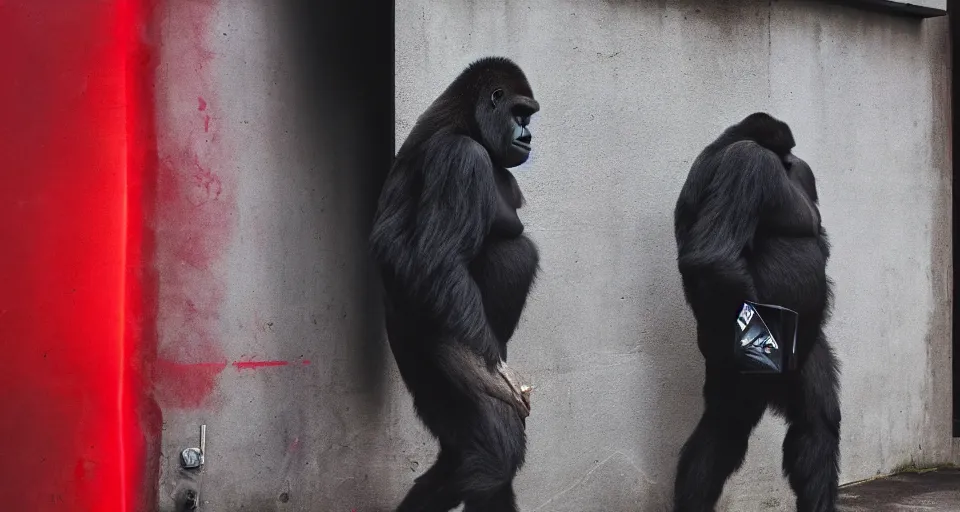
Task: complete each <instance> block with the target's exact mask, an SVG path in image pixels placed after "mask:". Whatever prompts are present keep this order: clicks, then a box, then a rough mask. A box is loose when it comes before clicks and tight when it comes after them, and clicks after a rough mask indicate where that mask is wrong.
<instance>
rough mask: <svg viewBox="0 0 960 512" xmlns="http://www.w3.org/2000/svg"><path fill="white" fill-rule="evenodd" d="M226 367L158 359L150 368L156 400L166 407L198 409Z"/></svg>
mask: <svg viewBox="0 0 960 512" xmlns="http://www.w3.org/2000/svg"><path fill="white" fill-rule="evenodd" d="M226 367H227V363H193V364H184V363H177V362H174V361H167V360H164V359H160V360H158V361H157V362H156V364H155V365H154V378H155V380H156V386H157V399H158V400H160V402H161V403H162V404H163V405H164V406H167V407H176V408H186V409H194V408H198V407H202V406H203V405H205V403H206V400H207V397H209V396H210V395H211V394H212V393H213V391H214V388H215V387H216V385H217V379H218V378H219V376H220V373H221V372H222V371H223V369H224V368H226Z"/></svg>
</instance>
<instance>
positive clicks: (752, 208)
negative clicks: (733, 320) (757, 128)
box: [677, 141, 784, 308]
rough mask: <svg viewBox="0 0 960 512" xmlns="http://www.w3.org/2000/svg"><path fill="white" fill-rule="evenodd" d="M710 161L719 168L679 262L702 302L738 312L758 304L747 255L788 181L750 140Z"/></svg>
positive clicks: (777, 163) (767, 153) (775, 160)
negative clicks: (766, 212)
mask: <svg viewBox="0 0 960 512" xmlns="http://www.w3.org/2000/svg"><path fill="white" fill-rule="evenodd" d="M712 161H713V162H716V164H715V165H716V166H717V168H716V169H715V170H714V173H713V177H712V182H711V183H710V184H709V186H708V187H707V192H706V194H705V196H704V197H703V198H702V200H701V203H700V208H699V213H698V216H697V220H696V221H695V222H694V223H693V225H692V226H691V228H690V231H689V233H688V236H687V239H686V240H685V241H684V243H683V244H682V246H681V247H680V248H679V251H678V252H679V257H678V262H677V263H678V267H679V270H680V273H681V274H682V275H683V276H684V277H686V278H691V279H692V280H693V282H696V283H697V286H698V287H699V293H698V302H701V303H705V304H706V305H708V307H725V306H726V305H729V306H730V307H731V308H735V307H739V303H737V304H734V302H740V301H743V300H757V296H756V295H757V292H756V288H755V286H754V282H753V277H752V276H751V275H750V272H749V270H748V267H747V261H746V258H745V255H744V252H745V250H746V249H748V248H749V246H750V245H751V243H752V241H753V237H754V235H755V233H756V230H757V226H758V223H759V216H760V213H761V211H762V210H763V209H764V205H765V204H770V203H768V201H771V200H776V198H777V197H778V196H779V194H780V193H781V191H782V181H783V180H784V176H783V170H782V165H781V163H780V161H779V159H778V157H777V156H776V155H775V154H774V153H773V152H771V151H769V150H767V149H764V148H763V147H761V146H760V145H759V144H757V143H756V142H752V141H739V142H735V143H733V144H730V145H729V146H727V147H726V148H724V149H723V150H721V151H720V153H719V154H718V155H715V156H714V157H713V159H712ZM711 163H712V162H711V160H709V159H708V160H706V161H704V162H702V163H700V165H709V164H711ZM778 173H779V174H778Z"/></svg>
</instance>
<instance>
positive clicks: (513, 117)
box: [476, 88, 540, 169]
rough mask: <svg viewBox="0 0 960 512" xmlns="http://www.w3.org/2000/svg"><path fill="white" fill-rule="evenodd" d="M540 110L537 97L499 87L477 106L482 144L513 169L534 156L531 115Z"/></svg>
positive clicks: (502, 165)
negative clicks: (532, 154)
mask: <svg viewBox="0 0 960 512" xmlns="http://www.w3.org/2000/svg"><path fill="white" fill-rule="evenodd" d="M539 110H540V104H539V103H537V101H536V100H534V99H533V98H529V97H527V96H522V95H518V94H514V93H512V92H508V91H505V90H504V89H502V88H497V89H495V90H493V91H492V92H491V93H490V96H489V97H487V98H481V99H480V101H479V104H478V105H477V112H476V114H477V124H478V125H479V127H480V136H481V137H482V138H483V140H482V141H481V143H482V144H483V145H484V147H486V148H487V151H489V152H490V158H491V159H492V160H493V162H494V163H495V164H496V165H499V166H501V167H506V168H508V169H509V168H511V167H516V166H518V165H520V164H522V163H524V162H526V161H527V158H529V157H530V150H531V146H530V141H531V139H532V135H531V133H530V127H529V125H530V117H531V116H533V115H534V114H536V113H537V112H538V111H539Z"/></svg>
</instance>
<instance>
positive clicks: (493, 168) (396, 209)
mask: <svg viewBox="0 0 960 512" xmlns="http://www.w3.org/2000/svg"><path fill="white" fill-rule="evenodd" d="M497 89H502V90H503V91H504V95H503V96H502V101H501V102H499V103H500V106H495V105H494V104H493V103H492V102H491V100H490V98H491V95H492V94H493V93H494V91H495V90H497ZM538 109H539V106H538V105H537V103H536V102H535V101H534V100H533V93H532V92H531V90H530V85H529V84H528V83H527V79H526V77H525V76H524V74H523V72H522V71H521V70H520V68H519V67H517V65H516V64H514V63H513V62H511V61H509V60H507V59H502V58H486V59H482V60H480V61H478V62H475V63H474V64H472V65H471V66H470V67H469V68H467V69H466V70H465V71H464V72H463V73H462V74H461V75H460V76H459V77H458V78H457V79H456V80H454V82H453V83H452V84H451V85H450V86H449V87H448V88H447V89H446V91H444V92H443V94H441V95H440V97H439V98H438V99H437V100H436V101H434V103H433V104H432V105H431V106H430V107H429V108H428V109H427V111H426V112H424V113H423V115H422V116H421V117H420V118H419V119H418V121H417V124H416V126H414V128H413V130H412V131H411V133H410V135H409V136H408V137H407V139H406V141H405V142H404V144H403V146H402V147H401V148H400V151H399V152H398V153H397V156H396V159H395V161H394V164H393V168H392V169H391V171H390V173H389V175H388V177H387V180H386V183H385V184H384V188H383V191H382V194H381V197H380V204H379V209H378V212H377V215H376V219H375V223H374V228H373V233H372V235H371V238H370V241H371V247H372V252H373V255H374V257H375V259H376V260H377V262H378V264H379V266H380V271H381V275H382V278H383V282H384V288H385V292H386V309H387V319H386V324H387V334H388V337H389V340H390V346H391V349H392V351H393V354H394V357H395V359H396V361H397V366H398V368H399V370H400V374H401V376H402V377H403V380H404V382H405V384H406V386H407V389H408V390H409V391H410V393H411V394H412V395H413V401H414V406H415V408H416V411H417V413H418V415H419V416H420V418H421V419H422V420H423V422H424V424H425V425H426V426H427V428H428V429H429V430H430V432H431V433H432V434H433V435H434V436H435V437H436V438H437V440H438V441H439V444H440V455H439V457H438V459H437V462H436V464H435V465H434V466H433V467H431V468H430V469H429V470H427V471H426V472H425V473H424V474H423V475H422V476H420V477H419V478H417V480H416V483H415V485H414V486H413V488H412V489H411V490H410V492H409V493H408V494H407V496H406V498H405V499H404V500H403V502H402V503H401V505H400V507H399V509H398V511H403V512H408V511H423V512H426V511H446V510H449V509H451V508H454V507H456V506H457V505H458V504H460V503H461V502H465V504H466V508H465V510H467V511H469V512H480V511H489V512H500V511H504V512H507V511H509V512H513V511H515V510H516V503H515V498H514V493H513V479H514V476H515V475H516V473H517V471H518V470H519V469H520V467H521V465H522V464H523V461H524V456H525V450H526V438H525V423H524V419H523V417H522V416H521V415H520V414H518V412H517V410H516V409H515V408H514V407H513V406H511V405H510V404H508V403H507V402H505V401H504V400H500V399H498V398H496V397H494V396H491V394H492V393H493V391H491V389H492V388H493V387H496V382H497V381H496V379H499V376H497V375H496V374H495V373H494V367H495V366H496V364H497V363H498V362H499V361H500V360H506V357H507V349H506V345H507V341H508V340H509V339H510V337H511V336H512V335H513V332H514V329H515V328H516V326H517V323H518V321H519V319H520V315H521V312H522V311H523V308H524V305H525V304H526V299H527V294H528V293H529V290H530V288H531V286H532V284H533V281H534V279H535V276H536V273H537V269H538V262H539V256H538V254H537V250H536V248H535V246H534V244H533V243H532V242H531V241H530V240H529V239H527V238H526V237H525V236H523V224H522V223H521V222H520V219H519V217H517V209H518V208H520V207H521V205H522V202H523V197H522V195H521V193H520V189H519V187H518V186H517V182H516V180H515V179H514V178H513V175H512V174H511V173H510V172H509V171H508V170H507V169H505V168H503V167H502V166H500V165H497V162H498V161H499V156H498V155H502V154H503V152H504V148H503V147H501V146H502V145H503V144H504V143H503V140H504V137H505V130H506V128H504V126H505V125H504V123H505V122H506V121H505V119H510V117H509V116H510V115H514V114H517V113H518V112H519V114H517V115H521V114H522V115H525V116H526V117H529V115H532V114H533V113H534V112H536V111H537V110H538ZM505 116H506V117H505ZM464 348H466V349H468V350H470V351H471V352H467V351H465V350H462V349H464ZM467 354H471V355H467ZM474 355H475V356H478V357H474ZM480 358H482V362H481V359H480Z"/></svg>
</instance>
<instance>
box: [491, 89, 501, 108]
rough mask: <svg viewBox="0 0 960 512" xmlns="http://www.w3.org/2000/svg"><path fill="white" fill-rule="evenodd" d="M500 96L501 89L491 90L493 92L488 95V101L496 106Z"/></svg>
mask: <svg viewBox="0 0 960 512" xmlns="http://www.w3.org/2000/svg"><path fill="white" fill-rule="evenodd" d="M500 98H503V89H497V90H496V91H493V94H492V95H490V103H492V104H493V106H494V107H496V106H497V102H498V101H500Z"/></svg>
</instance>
